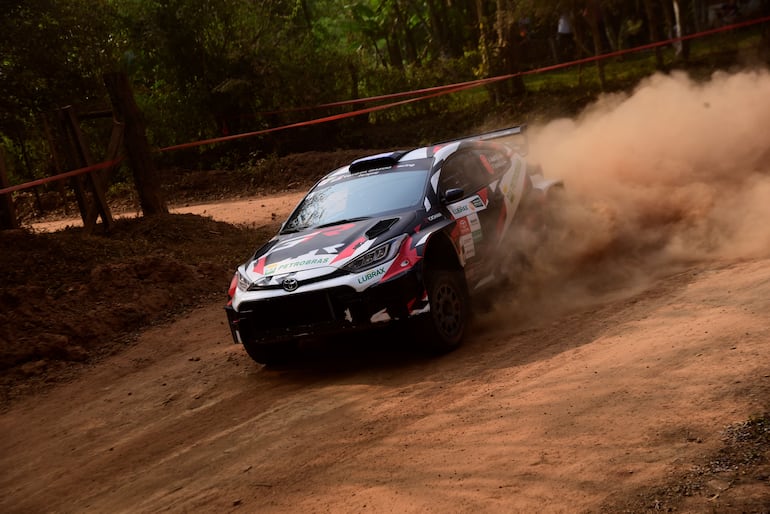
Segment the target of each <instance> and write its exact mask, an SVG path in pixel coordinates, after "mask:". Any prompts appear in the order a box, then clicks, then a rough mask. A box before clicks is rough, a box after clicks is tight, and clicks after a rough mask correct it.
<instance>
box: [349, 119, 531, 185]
mask: <svg viewBox="0 0 770 514" xmlns="http://www.w3.org/2000/svg"><path fill="white" fill-rule="evenodd" d="M525 130H526V125H516V126H513V127H508V128H504V129H499V130H494V131H491V132H484V133H482V134H477V135H474V136H466V137H463V138H459V139H452V140H448V141H443V142H439V143H433V144H430V145H427V146H423V147H420V148H415V149H413V150H396V151H392V152H384V153H379V154H376V155H370V156H367V157H362V158H360V159H356V160H354V161H353V162H351V163H350V165H348V167H347V170H346V171H348V172H349V173H350V174H351V175H354V174H357V173H362V172H366V171H374V170H386V169H389V168H393V167H395V166H396V165H397V164H402V163H406V162H409V161H417V160H423V159H430V158H445V157H447V156H448V155H449V154H451V153H453V152H455V151H456V150H458V149H459V148H461V147H463V146H466V145H468V146H477V145H478V146H487V145H486V143H485V142H491V141H492V140H494V139H500V138H505V137H510V136H515V135H519V134H524V133H525ZM489 146H497V144H489ZM337 171H341V170H337ZM335 173H336V172H335Z"/></svg>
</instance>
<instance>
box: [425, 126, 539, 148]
mask: <svg viewBox="0 0 770 514" xmlns="http://www.w3.org/2000/svg"><path fill="white" fill-rule="evenodd" d="M511 136H522V137H523V139H524V141H523V143H510V144H508V146H510V147H511V148H513V149H514V150H516V151H517V152H519V153H521V154H526V153H527V149H528V144H527V125H526V124H522V125H515V126H513V127H508V128H503V129H498V130H493V131H491V132H484V133H482V134H476V135H475V136H466V137H461V138H458V139H450V140H448V141H441V142H439V143H433V144H432V145H431V146H438V145H445V144H449V143H464V142H466V141H490V140H492V139H500V138H504V137H511Z"/></svg>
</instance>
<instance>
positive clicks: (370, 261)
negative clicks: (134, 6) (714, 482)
mask: <svg viewBox="0 0 770 514" xmlns="http://www.w3.org/2000/svg"><path fill="white" fill-rule="evenodd" d="M402 240H403V236H402V237H399V238H396V239H391V240H390V241H388V242H387V243H385V244H381V245H380V246H378V247H377V248H374V249H373V250H369V251H368V252H366V253H365V254H363V255H362V256H361V257H358V258H357V259H355V260H353V261H351V262H349V263H348V264H346V265H344V266H343V267H342V269H344V270H345V271H349V272H350V273H359V272H361V271H365V270H368V269H369V268H373V267H375V266H377V265H378V264H380V263H381V262H385V261H389V260H390V259H392V258H393V257H395V256H396V252H398V248H399V247H400V246H401V241H402Z"/></svg>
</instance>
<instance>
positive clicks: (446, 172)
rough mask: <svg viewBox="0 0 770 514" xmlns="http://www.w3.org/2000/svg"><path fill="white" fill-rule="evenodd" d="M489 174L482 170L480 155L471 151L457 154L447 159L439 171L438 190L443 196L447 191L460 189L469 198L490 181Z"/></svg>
mask: <svg viewBox="0 0 770 514" xmlns="http://www.w3.org/2000/svg"><path fill="white" fill-rule="evenodd" d="M489 179H490V174H489V173H488V172H487V171H486V169H485V168H484V164H483V163H482V161H481V155H480V154H478V153H477V152H475V151H472V150H465V151H460V152H457V153H456V154H454V155H452V156H451V157H449V158H448V159H447V161H446V162H445V163H444V166H443V169H442V170H441V178H440V180H439V190H440V191H441V193H442V194H443V193H444V192H445V191H447V190H448V189H455V188H460V189H462V190H463V191H465V196H469V195H471V194H473V193H475V192H476V191H478V190H479V189H481V188H482V187H484V186H485V185H486V184H487V183H488V182H489V181H490V180H489Z"/></svg>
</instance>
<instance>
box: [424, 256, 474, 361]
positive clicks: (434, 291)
mask: <svg viewBox="0 0 770 514" xmlns="http://www.w3.org/2000/svg"><path fill="white" fill-rule="evenodd" d="M426 286H427V290H428V302H429V305H430V312H429V314H428V315H427V316H426V319H425V320H424V332H425V333H424V337H425V345H426V346H427V347H428V348H429V349H431V350H434V351H438V352H448V351H451V350H454V349H455V348H457V347H458V346H460V343H462V340H463V338H464V337H465V331H466V328H467V326H468V322H469V318H470V316H469V313H470V309H469V305H468V304H469V301H470V299H469V297H468V291H467V288H466V287H465V279H464V276H463V274H462V273H461V272H458V271H443V270H441V271H436V272H433V273H431V274H429V275H428V277H427V280H426Z"/></svg>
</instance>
